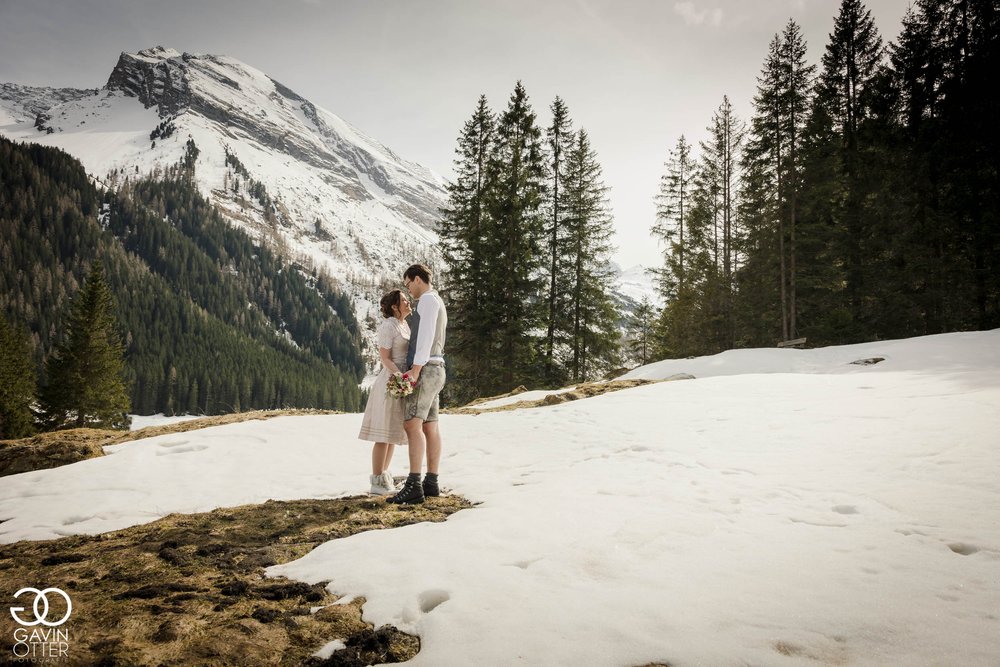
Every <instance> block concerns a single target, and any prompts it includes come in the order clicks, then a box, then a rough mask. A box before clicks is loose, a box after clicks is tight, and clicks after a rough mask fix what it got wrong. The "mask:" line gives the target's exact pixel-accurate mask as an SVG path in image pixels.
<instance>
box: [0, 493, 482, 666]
mask: <svg viewBox="0 0 1000 667" xmlns="http://www.w3.org/2000/svg"><path fill="white" fill-rule="evenodd" d="M468 507H471V505H470V503H469V502H468V501H466V500H465V499H464V498H461V497H459V496H454V495H451V496H442V497H439V498H428V499H427V502H425V503H424V504H423V505H418V506H413V507H409V506H408V507H405V508H400V507H398V506H395V505H389V504H387V503H386V502H385V501H384V500H383V499H379V498H373V497H370V496H361V497H352V498H342V499H335V500H295V501H289V502H280V501H268V502H266V503H264V504H262V505H246V506H242V507H231V508H225V509H217V510H214V511H212V512H208V513H204V514H190V515H181V514H171V515H169V516H166V517H164V518H163V519H160V520H158V521H156V522H153V523H150V524H145V525H142V526H135V527H132V528H127V529H125V530H120V531H115V532H111V533H105V534H103V535H96V536H73V537H66V538H61V539H58V540H48V541H44V542H17V543H15V544H9V545H2V546H0V589H2V590H3V591H7V592H8V593H9V595H13V593H14V592H15V591H17V590H19V589H20V588H22V587H25V586H33V587H36V588H38V589H44V588H47V587H56V588H60V589H62V590H64V591H66V592H67V593H68V594H69V595H70V597H71V598H72V601H73V611H72V616H71V617H70V619H69V620H68V621H67V622H66V624H65V625H63V626H61V628H60V629H65V630H68V631H69V633H70V642H69V644H70V646H69V659H68V661H62V662H60V663H59V664H63V665H100V664H104V665H195V664H197V665H319V664H326V665H368V664H377V663H386V662H402V661H405V660H409V659H410V658H412V657H413V656H414V655H416V653H417V652H418V651H419V650H420V641H419V639H418V638H417V637H413V636H411V635H407V634H405V633H402V632H400V631H399V630H398V629H396V628H395V627H393V626H384V627H381V628H374V627H372V626H371V625H368V624H366V623H364V622H363V621H362V620H361V606H362V605H363V604H364V602H365V600H364V598H358V599H355V600H353V601H351V602H349V603H347V604H333V603H334V602H336V598H335V597H334V596H333V595H331V594H330V593H328V592H327V591H326V589H325V583H326V582H322V583H318V584H315V585H311V586H310V585H307V584H304V583H301V582H295V581H290V580H287V579H282V578H265V577H264V568H265V567H268V566H270V565H275V564H279V563H285V562H288V561H291V560H295V559H297V558H300V557H302V556H304V555H305V554H306V553H308V552H309V551H311V550H312V549H313V548H315V547H316V546H317V545H319V544H321V543H323V542H326V541H329V540H332V539H338V538H341V537H346V536H348V535H352V534H355V533H359V532H362V531H366V530H377V529H382V528H394V527H397V526H403V525H407V524H412V523H418V522H422V521H443V520H445V518H447V517H448V516H449V515H450V514H452V513H454V512H457V511H459V510H461V509H466V508H468ZM29 597H30V596H26V597H23V598H19V601H21V602H25V601H26V602H27V603H26V604H25V605H24V606H26V607H27V608H28V610H29V611H28V613H29V615H30V609H31V600H30V599H29ZM316 607H320V609H319V610H318V611H316V612H315V613H311V612H312V609H313V608H316ZM62 611H63V610H56V609H55V608H53V613H52V616H53V617H54V618H58V617H59V616H61V615H62ZM15 627H17V626H16V624H15V622H14V621H13V619H12V617H11V616H10V614H5V615H4V620H3V621H0V656H3V659H7V658H9V657H10V656H12V655H13V653H12V651H13V643H12V642H13V632H14V629H15ZM334 639H340V640H342V641H343V642H344V643H345V644H346V645H347V648H346V649H343V650H341V651H337V652H336V653H334V654H333V656H332V657H331V658H330V659H329V660H327V661H323V660H320V659H319V658H314V657H311V656H312V653H314V652H316V651H317V650H318V649H319V648H321V647H322V646H323V645H325V644H326V643H327V642H330V641H333V640H334Z"/></svg>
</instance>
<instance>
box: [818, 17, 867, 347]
mask: <svg viewBox="0 0 1000 667" xmlns="http://www.w3.org/2000/svg"><path fill="white" fill-rule="evenodd" d="M882 54H883V49H882V40H881V38H880V37H879V34H878V30H877V29H876V28H875V22H874V20H873V19H872V16H871V12H870V11H869V10H867V9H866V8H865V7H864V5H863V4H862V3H861V2H860V0H842V2H841V5H840V12H839V13H838V15H837V18H836V20H835V23H834V28H833V33H832V34H831V35H830V43H829V44H827V47H826V52H825V53H824V54H823V61H822V64H823V69H822V71H821V73H820V75H819V79H818V81H817V84H816V107H817V109H816V111H815V112H814V115H816V116H817V117H818V118H819V119H823V120H825V121H826V122H827V123H829V124H830V125H829V127H828V128H813V130H812V131H813V132H817V131H818V132H822V133H823V134H824V135H825V136H827V137H829V139H831V140H833V141H835V142H836V143H835V144H834V145H833V146H832V147H830V148H831V149H832V150H831V151H830V153H831V154H832V157H833V159H834V160H835V169H836V171H837V172H839V173H837V174H836V179H837V186H836V190H837V193H838V194H837V199H836V200H835V203H834V206H833V209H832V211H831V214H832V215H831V217H832V222H833V224H834V226H835V227H836V229H837V230H838V236H839V237H840V238H841V239H842V241H841V244H840V245H841V247H842V250H841V253H840V254H841V256H842V257H843V259H844V261H845V266H846V272H845V280H846V292H847V299H848V302H849V306H850V312H851V313H852V316H853V317H854V318H855V319H857V318H862V319H864V318H866V315H865V314H864V313H863V312H862V310H863V306H862V303H863V299H864V295H865V291H866V288H865V282H866V280H865V271H866V270H865V264H866V259H865V255H866V250H865V239H866V237H867V236H868V232H869V231H870V230H871V228H872V224H873V223H872V220H871V219H870V218H871V214H870V212H869V211H866V210H865V208H866V204H865V201H866V200H867V199H868V195H869V193H870V190H871V185H872V179H873V178H878V176H879V174H877V173H876V174H869V173H867V172H868V170H867V169H865V165H864V162H865V160H866V159H868V158H869V157H870V148H871V137H866V136H865V134H864V125H865V123H866V122H867V121H868V120H869V119H870V117H871V116H872V111H871V104H872V102H873V96H872V88H873V83H874V82H875V81H876V79H877V75H878V73H879V69H880V66H881V62H882ZM820 150H822V147H820ZM873 278H875V277H874V276H873ZM858 330H860V328H859V329H858Z"/></svg>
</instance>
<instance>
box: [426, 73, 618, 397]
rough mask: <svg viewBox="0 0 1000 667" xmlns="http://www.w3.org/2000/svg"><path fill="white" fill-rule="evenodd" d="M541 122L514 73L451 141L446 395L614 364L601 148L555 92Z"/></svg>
mask: <svg viewBox="0 0 1000 667" xmlns="http://www.w3.org/2000/svg"><path fill="white" fill-rule="evenodd" d="M549 109H550V111H551V117H550V118H551V119H550V121H549V122H548V124H546V125H544V126H542V125H541V124H540V122H539V119H538V117H537V115H536V113H535V111H534V110H533V109H532V106H531V103H530V100H529V98H528V95H527V92H526V91H525V88H524V86H523V85H522V84H521V82H518V83H517V85H516V86H515V87H514V91H513V93H512V94H511V96H510V98H509V100H508V102H507V106H506V108H505V109H504V110H503V111H502V112H501V113H494V112H493V110H492V109H491V108H490V106H489V103H488V102H487V100H486V97H485V96H481V97H480V98H479V101H478V103H477V105H476V108H475V111H474V112H473V114H472V117H471V118H470V119H469V120H468V121H467V122H466V123H465V125H464V126H463V128H462V130H461V133H460V134H459V138H458V147H457V149H456V153H457V154H458V158H457V159H456V161H455V171H456V174H457V177H456V179H455V180H454V182H452V183H451V184H449V186H448V195H449V196H448V203H447V206H446V207H445V209H444V211H443V213H444V216H443V219H442V221H441V224H440V227H439V232H440V235H441V248H442V254H443V255H444V259H445V262H446V265H445V289H444V290H443V293H442V294H443V296H444V298H445V300H446V301H447V303H448V307H449V328H448V329H449V330H448V364H449V366H448V368H449V386H448V387H446V392H447V396H448V398H450V399H452V400H455V401H457V402H465V401H468V400H471V399H473V398H476V397H479V396H489V395H494V394H497V393H501V392H507V391H510V390H511V389H513V388H515V387H517V386H518V385H522V384H523V385H528V386H532V387H540V386H550V387H558V386H562V385H563V384H565V383H567V382H581V381H587V380H593V379H598V378H602V377H604V376H605V375H606V374H607V372H608V371H609V370H611V369H613V368H616V367H617V366H618V365H619V364H620V358H621V357H620V330H619V321H620V319H621V314H620V313H619V312H618V309H617V307H616V305H615V303H614V301H613V297H612V290H613V288H614V273H613V271H612V270H611V265H610V255H611V252H612V250H613V248H612V246H611V236H612V233H613V221H612V218H611V213H610V207H609V205H608V201H607V188H606V187H605V185H604V182H603V177H602V171H601V165H600V162H599V160H598V157H597V151H596V149H595V148H594V147H593V145H592V144H591V142H590V138H589V136H588V134H587V131H586V129H584V128H579V129H574V128H573V121H572V119H571V118H570V113H569V108H568V107H567V105H566V103H565V102H564V101H563V100H562V99H561V98H559V97H556V99H555V100H554V101H553V102H552V104H551V105H550V107H549Z"/></svg>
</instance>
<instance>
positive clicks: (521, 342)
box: [479, 81, 546, 391]
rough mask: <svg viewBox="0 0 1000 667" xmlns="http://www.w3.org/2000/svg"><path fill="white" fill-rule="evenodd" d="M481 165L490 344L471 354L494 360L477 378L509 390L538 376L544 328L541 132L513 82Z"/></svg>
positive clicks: (494, 388) (494, 387)
mask: <svg viewBox="0 0 1000 667" xmlns="http://www.w3.org/2000/svg"><path fill="white" fill-rule="evenodd" d="M494 137H495V138H494V142H493V150H492V152H491V155H490V160H489V163H488V166H487V173H488V178H489V181H490V184H491V187H490V190H489V192H488V195H487V202H488V204H487V210H488V211H489V216H488V220H489V223H488V224H489V232H488V237H489V239H490V242H491V244H492V251H493V252H494V254H495V259H496V263H495V264H494V266H495V267H496V269H495V270H493V271H491V272H490V279H491V284H490V289H491V294H492V295H493V296H492V303H493V307H492V316H493V324H494V326H495V330H496V333H497V336H498V339H497V343H496V344H495V345H493V346H491V347H490V348H486V349H482V350H480V351H479V354H481V355H493V358H494V359H496V360H497V362H498V363H499V364H500V368H499V370H498V372H497V373H496V374H491V376H490V380H489V381H487V382H484V387H488V388H489V389H488V391H497V390H501V391H509V390H510V389H511V388H512V387H515V386H517V385H518V384H521V383H524V382H528V383H533V382H534V381H535V379H536V378H537V377H538V366H537V363H536V362H537V360H538V351H539V348H540V347H541V345H540V343H541V336H540V335H539V332H540V331H544V330H545V328H544V325H545V319H544V314H545V305H546V304H545V301H544V296H543V295H544V293H545V291H544V290H545V285H544V279H545V256H544V254H543V251H542V248H543V244H544V235H545V215H544V210H543V198H544V194H545V155H544V144H543V139H542V133H541V130H540V129H539V128H538V125H537V123H536V119H535V112H534V111H533V110H532V108H531V104H530V103H529V101H528V95H527V93H526V92H525V90H524V86H523V85H522V84H521V82H520V81H518V82H517V85H516V86H515V88H514V92H513V93H512V94H511V96H510V100H509V102H508V104H507V108H506V109H505V110H504V112H503V114H501V116H500V118H499V121H498V123H497V129H496V133H495V135H494Z"/></svg>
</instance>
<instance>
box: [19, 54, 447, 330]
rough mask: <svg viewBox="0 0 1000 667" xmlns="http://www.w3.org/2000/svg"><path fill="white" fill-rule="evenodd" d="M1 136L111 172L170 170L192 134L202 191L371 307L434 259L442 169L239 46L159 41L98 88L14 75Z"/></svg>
mask: <svg viewBox="0 0 1000 667" xmlns="http://www.w3.org/2000/svg"><path fill="white" fill-rule="evenodd" d="M0 134H3V135H6V136H8V137H10V138H13V139H20V140H27V141H33V142H37V143H41V144H45V145H51V146H57V147H59V148H62V149H64V150H66V151H67V152H68V153H70V154H71V155H74V156H75V157H77V158H78V159H80V161H81V162H82V163H83V165H84V167H85V168H86V169H87V171H88V172H89V173H91V174H92V175H93V176H94V177H95V178H98V179H100V180H102V181H106V179H111V180H112V181H114V180H117V179H122V178H124V177H126V176H132V175H136V174H146V173H149V172H155V171H156V170H157V169H161V170H162V169H165V168H167V167H168V166H170V165H173V164H176V163H177V162H178V161H179V160H180V159H181V158H182V157H183V156H184V154H185V151H186V150H187V146H188V142H189V140H191V141H193V142H194V145H195V147H196V148H197V149H198V153H197V160H196V163H195V174H196V179H197V182H198V186H199V188H200V189H201V191H202V192H203V194H204V195H206V196H207V197H209V198H210V199H211V200H212V201H213V203H215V204H216V205H217V206H218V207H219V208H220V209H222V210H223V211H224V212H225V214H226V215H227V217H228V218H229V219H230V220H232V221H233V222H234V223H235V224H237V225H240V226H242V227H244V228H247V229H248V230H249V231H251V232H252V233H253V234H254V235H256V236H258V237H261V238H264V239H266V240H268V241H269V242H271V243H273V244H276V245H278V246H280V247H282V249H283V250H285V251H286V252H287V254H288V255H290V256H291V257H292V258H297V259H300V260H302V261H303V262H304V263H305V264H306V265H307V266H308V265H312V266H316V267H317V268H326V269H327V270H328V271H329V272H330V273H331V274H332V275H333V276H334V277H335V278H338V279H340V280H341V281H342V283H343V286H344V287H345V289H347V290H348V292H349V293H350V294H351V295H352V296H353V297H354V298H355V299H356V301H357V302H358V315H359V316H360V317H364V315H366V314H367V313H368V312H369V309H370V308H371V306H372V303H373V302H374V301H377V294H376V291H377V289H378V283H379V282H380V281H381V280H383V279H396V278H397V277H398V275H399V273H400V272H401V270H402V268H404V267H405V266H406V265H407V264H409V263H410V262H412V261H413V260H431V261H433V260H435V259H436V257H437V251H436V249H435V242H436V235H435V233H434V231H433V227H434V223H435V220H436V217H437V214H438V213H437V211H438V207H439V206H440V205H441V204H442V203H443V201H444V197H445V191H444V187H443V180H442V179H441V178H440V177H439V176H438V175H436V174H434V173H433V172H432V171H431V170H430V169H428V168H427V167H424V166H421V165H419V164H417V163H415V162H411V161H408V160H405V159H403V158H401V157H400V156H398V155H397V154H395V153H394V152H393V151H392V150H391V149H389V148H388V147H386V146H384V145H382V144H381V143H379V142H378V141H376V140H375V139H372V138H371V137H369V136H367V135H365V134H364V133H363V132H361V131H359V130H358V129H356V128H354V127H353V126H351V125H350V124H349V123H347V122H346V121H344V120H343V119H341V118H339V117H338V116H336V115H335V114H333V113H331V112H330V111H327V110H325V109H322V108H320V107H317V106H316V105H315V104H313V103H312V102H310V101H309V100H307V99H305V98H303V97H302V96H300V95H298V94H296V93H295V92H293V91H291V90H289V89H288V88H287V87H285V86H284V85H282V84H281V83H279V82H277V81H275V80H274V79H272V78H271V77H269V76H268V75H267V74H265V73H263V72H261V71H260V70H257V69H255V68H253V67H251V66H249V65H247V64H245V63H242V62H240V61H239V60H236V59H234V58H230V57H226V56H215V55H194V54H190V53H180V52H178V51H175V50H173V49H167V48H163V47H155V48H152V49H146V50H143V51H139V52H138V53H122V54H121V57H120V58H119V60H118V63H117V65H115V67H114V70H113V71H112V72H111V75H110V76H109V78H108V82H107V84H106V85H105V86H104V87H103V88H102V89H100V90H77V89H50V88H31V87H26V86H17V85H13V84H3V86H2V88H0ZM264 195H266V196H264ZM266 209H269V210H266Z"/></svg>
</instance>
